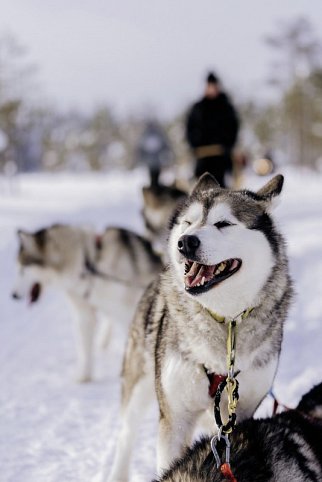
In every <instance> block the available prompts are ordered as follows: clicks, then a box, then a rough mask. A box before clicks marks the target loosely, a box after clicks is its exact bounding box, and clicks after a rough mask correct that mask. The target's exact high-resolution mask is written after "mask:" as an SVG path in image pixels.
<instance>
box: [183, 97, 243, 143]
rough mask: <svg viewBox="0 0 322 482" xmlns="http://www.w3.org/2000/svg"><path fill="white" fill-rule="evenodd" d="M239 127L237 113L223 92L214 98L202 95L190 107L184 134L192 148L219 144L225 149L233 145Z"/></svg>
mask: <svg viewBox="0 0 322 482" xmlns="http://www.w3.org/2000/svg"><path fill="white" fill-rule="evenodd" d="M238 129H239V120H238V116H237V113H236V111H235V109H234V107H233V106H232V104H231V103H230V101H229V98H228V97H227V95H226V94H224V93H223V92H222V93H220V94H219V95H218V96H217V97H215V98H214V99H210V98H207V97H204V98H203V99H202V100H201V101H199V102H197V103H196V104H194V106H193V107H192V109H191V111H190V113H189V115H188V119H187V126H186V136H187V141H188V143H189V145H190V146H191V147H192V148H196V147H200V146H207V145H211V144H219V145H221V146H223V147H224V148H225V149H226V151H228V152H229V151H230V150H231V148H232V147H233V146H234V144H235V142H236V139H237V134H238Z"/></svg>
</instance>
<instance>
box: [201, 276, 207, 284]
mask: <svg viewBox="0 0 322 482" xmlns="http://www.w3.org/2000/svg"><path fill="white" fill-rule="evenodd" d="M205 281H206V278H205V277H204V276H203V277H202V280H201V283H200V284H201V285H204V284H205Z"/></svg>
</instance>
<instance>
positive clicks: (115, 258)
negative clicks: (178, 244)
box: [12, 224, 162, 382]
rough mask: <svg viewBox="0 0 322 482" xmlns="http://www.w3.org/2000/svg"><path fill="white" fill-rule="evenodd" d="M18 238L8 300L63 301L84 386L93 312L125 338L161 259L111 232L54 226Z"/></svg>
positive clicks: (137, 240) (146, 246)
mask: <svg viewBox="0 0 322 482" xmlns="http://www.w3.org/2000/svg"><path fill="white" fill-rule="evenodd" d="M18 237H19V241H20V247H19V252H18V256H17V276H16V280H15V283H14V288H13V293H12V296H13V298H14V299H23V298H25V299H26V298H29V301H30V303H35V302H36V301H38V299H39V297H40V296H41V293H42V291H43V289H46V288H48V287H51V288H55V289H58V290H60V291H62V292H63V293H64V294H65V295H66V297H67V299H68V301H69V302H70V304H71V306H72V308H73V311H74V313H75V315H76V316H75V320H76V327H77V332H76V334H77V339H78V343H77V346H78V368H77V375H76V379H77V380H78V381H80V382H84V381H88V380H90V379H91V377H92V365H93V340H94V335H95V326H96V324H97V323H96V319H97V312H98V311H99V312H102V313H103V314H104V315H106V316H107V320H106V323H107V324H108V322H109V321H111V320H112V321H113V323H114V324H115V323H118V324H123V326H124V331H125V332H126V331H127V327H128V325H129V323H130V321H131V319H132V317H133V314H134V310H135V307H136V304H137V302H138V300H139V298H140V296H141V295H142V292H143V291H144V289H145V287H146V286H147V285H148V284H149V283H150V282H151V280H152V279H153V278H154V277H155V276H156V275H157V273H158V272H159V271H160V269H161V267H162V263H161V260H160V257H159V256H158V255H156V254H155V252H154V251H153V249H152V246H151V243H150V242H149V241H148V240H146V239H145V238H143V237H142V236H139V235H138V234H136V233H134V232H132V231H129V230H126V229H121V228H114V227H110V228H107V229H106V230H105V232H104V233H102V235H101V236H99V237H98V236H97V235H96V233H95V232H94V231H92V230H89V229H83V228H80V227H76V226H69V225H59V224H57V225H53V226H50V227H48V228H44V229H41V230H39V231H37V232H34V233H30V232H26V231H22V230H20V231H19V232H18ZM108 328H113V324H110V325H109V327H108V326H107V325H106V327H105V333H106V335H107V334H108V332H109V331H110V330H109V329H108Z"/></svg>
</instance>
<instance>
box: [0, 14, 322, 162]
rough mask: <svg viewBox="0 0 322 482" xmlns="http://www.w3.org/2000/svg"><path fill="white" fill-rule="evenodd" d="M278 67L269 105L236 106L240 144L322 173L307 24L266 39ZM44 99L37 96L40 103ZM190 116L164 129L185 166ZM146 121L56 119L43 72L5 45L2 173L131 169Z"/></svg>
mask: <svg viewBox="0 0 322 482" xmlns="http://www.w3.org/2000/svg"><path fill="white" fill-rule="evenodd" d="M264 41H265V43H266V45H267V47H268V48H269V49H270V51H271V52H272V57H273V62H272V65H271V67H270V72H269V74H268V79H267V83H268V84H269V85H270V86H271V89H272V92H273V95H272V96H271V98H270V99H269V100H266V101H263V100H261V101H259V100H257V99H256V100H254V99H250V100H246V101H245V100H244V101H241V100H239V102H238V98H237V99H235V101H236V103H237V105H238V107H239V111H240V114H241V118H242V125H243V129H242V133H241V139H240V144H241V146H242V148H244V149H245V150H246V151H247V152H248V153H249V155H250V157H253V158H254V157H256V156H264V155H267V153H272V154H273V157H274V156H276V157H280V162H287V163H293V164H296V165H305V166H310V167H312V168H317V167H320V168H322V56H321V51H322V45H321V41H320V40H319V38H318V37H317V35H316V33H315V31H314V29H313V27H312V25H311V23H310V22H309V21H308V20H307V19H305V18H297V19H295V20H293V21H291V22H287V23H279V24H278V25H277V29H276V32H273V33H272V34H271V35H268V36H267V37H265V38H264ZM36 95H37V96H36ZM184 120H185V113H182V114H181V115H178V116H177V117H176V118H174V119H171V120H169V121H167V122H164V123H163V128H164V130H165V132H166V133H167V136H168V138H169V141H170V143H171V145H172V148H173V151H174V154H175V157H176V159H177V161H178V163H179V164H184V163H185V162H187V160H188V159H189V152H188V148H187V145H186V144H185V139H184ZM144 124H145V121H144V118H143V116H128V117H126V118H123V119H119V118H117V117H116V116H115V114H114V112H113V110H112V109H111V108H109V107H108V106H103V105H101V106H99V107H98V108H97V109H95V110H94V111H93V112H91V113H88V114H84V113H81V112H79V111H73V112H69V113H64V114H63V113H60V112H57V111H56V110H55V109H53V108H52V107H50V106H48V105H47V104H46V102H45V101H41V100H40V99H39V88H38V87H37V84H36V69H35V67H34V66H33V65H31V64H30V63H29V62H28V60H27V56H26V51H25V50H24V49H23V48H22V47H21V45H19V43H18V42H17V41H16V40H15V39H14V38H13V37H12V36H8V35H6V36H2V37H0V170H1V171H3V170H5V171H6V170H9V171H10V169H11V170H12V169H13V170H14V169H16V168H17V169H18V170H20V171H30V170H38V169H45V170H52V171H55V170H62V169H69V170H108V169H111V168H114V167H117V168H132V167H134V166H135V165H136V163H137V162H138V159H137V155H136V152H137V144H138V139H139V137H140V134H141V132H142V130H143V128H144Z"/></svg>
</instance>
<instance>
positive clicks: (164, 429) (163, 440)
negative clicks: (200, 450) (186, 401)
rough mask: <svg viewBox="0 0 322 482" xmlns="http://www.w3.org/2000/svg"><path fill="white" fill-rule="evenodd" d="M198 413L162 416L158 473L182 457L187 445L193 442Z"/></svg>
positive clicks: (158, 450) (158, 446)
mask: <svg viewBox="0 0 322 482" xmlns="http://www.w3.org/2000/svg"><path fill="white" fill-rule="evenodd" d="M195 421H196V414H194V413H187V412H185V413H184V414H183V413H181V414H176V415H175V414H172V416H169V417H167V418H166V417H161V418H160V423H159V434H158V445H157V470H158V474H159V475H161V473H162V472H163V471H164V470H166V469H168V468H169V466H170V465H171V463H172V461H173V460H175V459H176V458H178V457H181V456H182V454H183V451H184V449H185V447H186V446H189V445H190V443H191V438H192V433H193V430H194V427H195Z"/></svg>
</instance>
